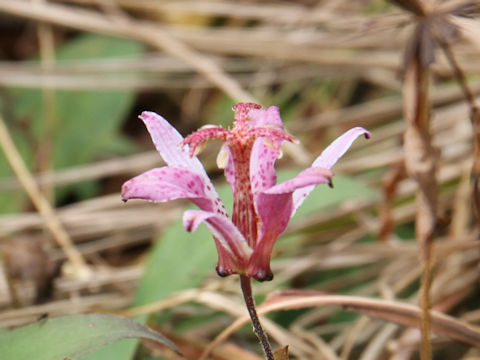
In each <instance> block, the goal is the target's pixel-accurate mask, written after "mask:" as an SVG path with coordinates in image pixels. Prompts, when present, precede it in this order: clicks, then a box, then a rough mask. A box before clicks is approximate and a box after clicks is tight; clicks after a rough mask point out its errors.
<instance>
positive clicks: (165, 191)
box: [122, 166, 218, 211]
mask: <svg viewBox="0 0 480 360" xmlns="http://www.w3.org/2000/svg"><path fill="white" fill-rule="evenodd" d="M207 186H208V185H207V184H205V182H204V179H203V178H202V177H201V176H200V175H198V174H197V173H194V172H192V171H190V170H187V169H184V168H181V167H170V166H168V167H162V168H156V169H152V170H148V171H146V172H144V173H143V174H141V175H138V176H136V177H134V178H133V179H130V180H129V181H127V182H126V183H125V184H123V186H122V200H124V201H127V200H130V199H143V200H148V201H153V202H164V201H170V200H174V199H182V198H186V199H190V200H191V201H192V202H194V203H195V204H196V205H197V206H198V207H200V208H201V209H203V210H206V211H214V210H215V208H216V207H217V206H218V204H215V200H213V199H211V198H210V197H209V196H208V195H207V193H206V191H205V189H206V187H207Z"/></svg>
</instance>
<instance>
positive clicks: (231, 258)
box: [183, 210, 252, 275]
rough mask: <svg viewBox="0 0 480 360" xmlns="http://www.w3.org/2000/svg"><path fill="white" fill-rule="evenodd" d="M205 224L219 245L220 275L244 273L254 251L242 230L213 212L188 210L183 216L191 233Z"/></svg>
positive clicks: (226, 218)
mask: <svg viewBox="0 0 480 360" xmlns="http://www.w3.org/2000/svg"><path fill="white" fill-rule="evenodd" d="M203 222H204V223H205V224H206V225H207V227H208V228H209V230H210V231H211V232H212V234H213V237H214V239H215V243H216V245H217V250H218V254H219V259H218V260H219V261H218V267H217V271H218V272H219V274H220V275H229V274H233V273H243V272H244V271H245V268H246V265H247V262H248V259H249V257H250V255H251V254H252V249H251V248H250V247H249V246H248V244H247V241H246V240H245V237H244V236H243V235H242V233H241V232H240V230H238V228H237V227H236V226H235V225H234V224H233V223H232V221H231V220H230V219H229V218H228V217H226V216H223V215H220V214H216V213H213V212H209V211H201V210H187V211H185V213H184V215H183V226H184V227H185V229H186V230H187V231H189V232H193V231H195V230H196V229H197V228H198V226H199V225H200V224H201V223H203Z"/></svg>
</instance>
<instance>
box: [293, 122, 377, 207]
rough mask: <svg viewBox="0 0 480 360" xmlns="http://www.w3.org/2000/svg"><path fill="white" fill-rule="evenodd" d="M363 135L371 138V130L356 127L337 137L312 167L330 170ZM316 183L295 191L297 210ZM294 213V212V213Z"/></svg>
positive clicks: (294, 201)
mask: <svg viewBox="0 0 480 360" xmlns="http://www.w3.org/2000/svg"><path fill="white" fill-rule="evenodd" d="M361 135H364V136H365V138H367V139H369V138H370V136H371V135H370V132H369V131H367V130H365V129H364V128H362V127H355V128H353V129H350V130H348V131H347V132H345V133H344V134H343V135H341V136H340V137H338V138H337V139H335V140H334V141H333V142H332V143H331V144H330V145H329V146H328V147H327V148H326V149H325V150H323V152H322V153H321V154H320V156H318V157H317V158H316V159H315V161H314V162H313V164H312V167H320V168H325V169H328V170H330V169H331V168H332V167H333V165H335V163H336V162H337V161H338V159H340V158H341V157H342V156H343V155H344V154H345V153H346V152H347V150H348V149H349V148H350V146H351V145H352V143H353V142H354V141H355V140H356V139H357V138H358V137H359V136H361ZM314 187H315V186H314V185H312V186H307V187H304V188H302V189H298V190H296V191H295V192H294V193H293V203H294V208H295V211H296V210H297V209H298V208H299V207H300V205H302V204H303V201H304V200H305V198H306V197H307V196H308V195H309V194H310V193H311V192H312V190H313V189H314ZM292 215H293V214H292Z"/></svg>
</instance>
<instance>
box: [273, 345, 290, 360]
mask: <svg viewBox="0 0 480 360" xmlns="http://www.w3.org/2000/svg"><path fill="white" fill-rule="evenodd" d="M273 358H274V359H275V360H288V345H287V346H285V347H283V348H281V349H278V350H277V351H275V352H274V353H273Z"/></svg>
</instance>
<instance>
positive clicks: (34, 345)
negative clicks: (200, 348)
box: [0, 314, 178, 360]
mask: <svg viewBox="0 0 480 360" xmlns="http://www.w3.org/2000/svg"><path fill="white" fill-rule="evenodd" d="M129 338H145V339H151V340H155V341H158V342H159V343H161V344H163V345H166V346H168V347H169V348H171V349H173V350H175V351H178V350H177V349H176V347H175V345H174V344H173V343H172V342H171V341H170V340H168V339H167V338H165V337H164V336H163V335H161V334H159V333H158V332H156V331H153V330H151V329H150V328H148V327H146V326H143V325H141V324H139V323H136V322H134V321H132V320H130V319H127V318H121V317H117V316H113V315H105V314H91V315H73V316H64V317H58V318H54V319H47V320H42V321H38V322H36V323H33V324H30V325H27V326H24V327H21V328H19V329H16V330H13V331H9V332H2V333H0V354H2V358H3V359H9V360H29V359H35V360H62V359H71V360H79V359H82V358H83V357H84V356H85V355H86V354H88V353H89V352H91V351H92V350H94V349H97V348H99V347H102V346H105V345H106V344H109V343H112V342H114V341H118V340H122V339H129Z"/></svg>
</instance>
